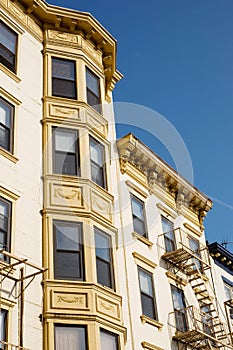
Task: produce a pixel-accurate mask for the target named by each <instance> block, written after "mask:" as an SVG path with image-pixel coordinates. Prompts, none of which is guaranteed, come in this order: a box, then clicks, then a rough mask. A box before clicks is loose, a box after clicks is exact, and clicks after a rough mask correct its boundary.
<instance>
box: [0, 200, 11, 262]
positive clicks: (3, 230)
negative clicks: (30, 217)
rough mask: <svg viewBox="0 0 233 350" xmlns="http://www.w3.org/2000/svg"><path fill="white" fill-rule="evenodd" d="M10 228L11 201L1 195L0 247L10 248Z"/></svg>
mask: <svg viewBox="0 0 233 350" xmlns="http://www.w3.org/2000/svg"><path fill="white" fill-rule="evenodd" d="M10 229H11V202H9V201H7V200H6V199H3V198H2V197H0V249H4V250H7V251H9V250H10V238H11V235H10ZM0 258H1V255H0ZM5 260H7V258H5Z"/></svg>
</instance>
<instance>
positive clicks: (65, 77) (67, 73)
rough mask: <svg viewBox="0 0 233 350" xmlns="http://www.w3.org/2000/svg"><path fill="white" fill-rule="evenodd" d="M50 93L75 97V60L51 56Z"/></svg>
mask: <svg viewBox="0 0 233 350" xmlns="http://www.w3.org/2000/svg"><path fill="white" fill-rule="evenodd" d="M52 95H53V96H58V97H65V98H72V99H76V98H77V92H76V68H75V61H71V60H65V59H62V58H55V57H53V58H52Z"/></svg>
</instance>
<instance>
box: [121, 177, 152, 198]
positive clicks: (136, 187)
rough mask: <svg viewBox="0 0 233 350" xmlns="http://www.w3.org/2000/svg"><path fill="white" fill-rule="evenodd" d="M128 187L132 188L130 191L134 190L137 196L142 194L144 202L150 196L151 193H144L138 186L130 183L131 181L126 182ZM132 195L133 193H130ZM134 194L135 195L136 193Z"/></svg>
mask: <svg viewBox="0 0 233 350" xmlns="http://www.w3.org/2000/svg"><path fill="white" fill-rule="evenodd" d="M125 183H126V185H127V186H128V187H130V190H131V189H132V190H133V191H134V192H135V194H136V195H137V194H140V196H141V197H143V200H145V199H146V198H147V197H148V196H149V192H148V191H143V190H142V189H141V188H140V187H139V186H138V185H137V184H135V183H134V182H132V181H130V180H126V181H125ZM130 192H131V193H132V191H130ZM134 192H133V193H134Z"/></svg>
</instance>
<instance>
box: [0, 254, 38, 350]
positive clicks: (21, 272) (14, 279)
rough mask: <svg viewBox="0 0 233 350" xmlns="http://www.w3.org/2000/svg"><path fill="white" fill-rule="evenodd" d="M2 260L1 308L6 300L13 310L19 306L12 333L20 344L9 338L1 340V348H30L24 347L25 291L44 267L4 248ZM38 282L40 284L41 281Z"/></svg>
mask: <svg viewBox="0 0 233 350" xmlns="http://www.w3.org/2000/svg"><path fill="white" fill-rule="evenodd" d="M0 260H1V261H0V310H1V309H2V306H3V305H4V303H3V301H4V300H7V301H8V303H10V304H11V305H12V306H11V308H12V311H13V309H14V308H16V307H18V310H17V315H18V317H17V319H16V320H15V319H14V320H13V319H12V321H14V324H12V325H11V327H12V334H14V335H16V334H17V340H18V341H17V343H18V344H11V343H10V342H8V339H6V341H3V340H0V349H4V350H29V349H28V348H25V347H24V322H25V321H24V308H25V292H26V289H27V288H28V287H29V286H30V285H31V284H32V282H33V281H34V280H35V279H36V276H38V275H40V274H42V273H43V272H44V269H43V268H40V267H38V266H37V265H35V264H33V263H31V262H29V261H28V259H23V258H20V257H17V256H15V255H13V254H11V253H9V252H7V251H5V250H3V249H1V250H0ZM36 283H38V284H40V281H36ZM38 316H39V315H38ZM15 338H16V337H15Z"/></svg>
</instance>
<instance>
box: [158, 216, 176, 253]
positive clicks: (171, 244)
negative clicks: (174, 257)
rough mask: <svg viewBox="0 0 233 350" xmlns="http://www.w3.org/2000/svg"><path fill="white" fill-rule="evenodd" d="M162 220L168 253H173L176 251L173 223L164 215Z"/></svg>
mask: <svg viewBox="0 0 233 350" xmlns="http://www.w3.org/2000/svg"><path fill="white" fill-rule="evenodd" d="M161 218H162V228H163V233H164V244H165V249H166V252H173V251H174V250H176V243H175V235H174V227H173V222H172V221H170V220H168V219H167V218H165V216H163V215H162V216H161Z"/></svg>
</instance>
